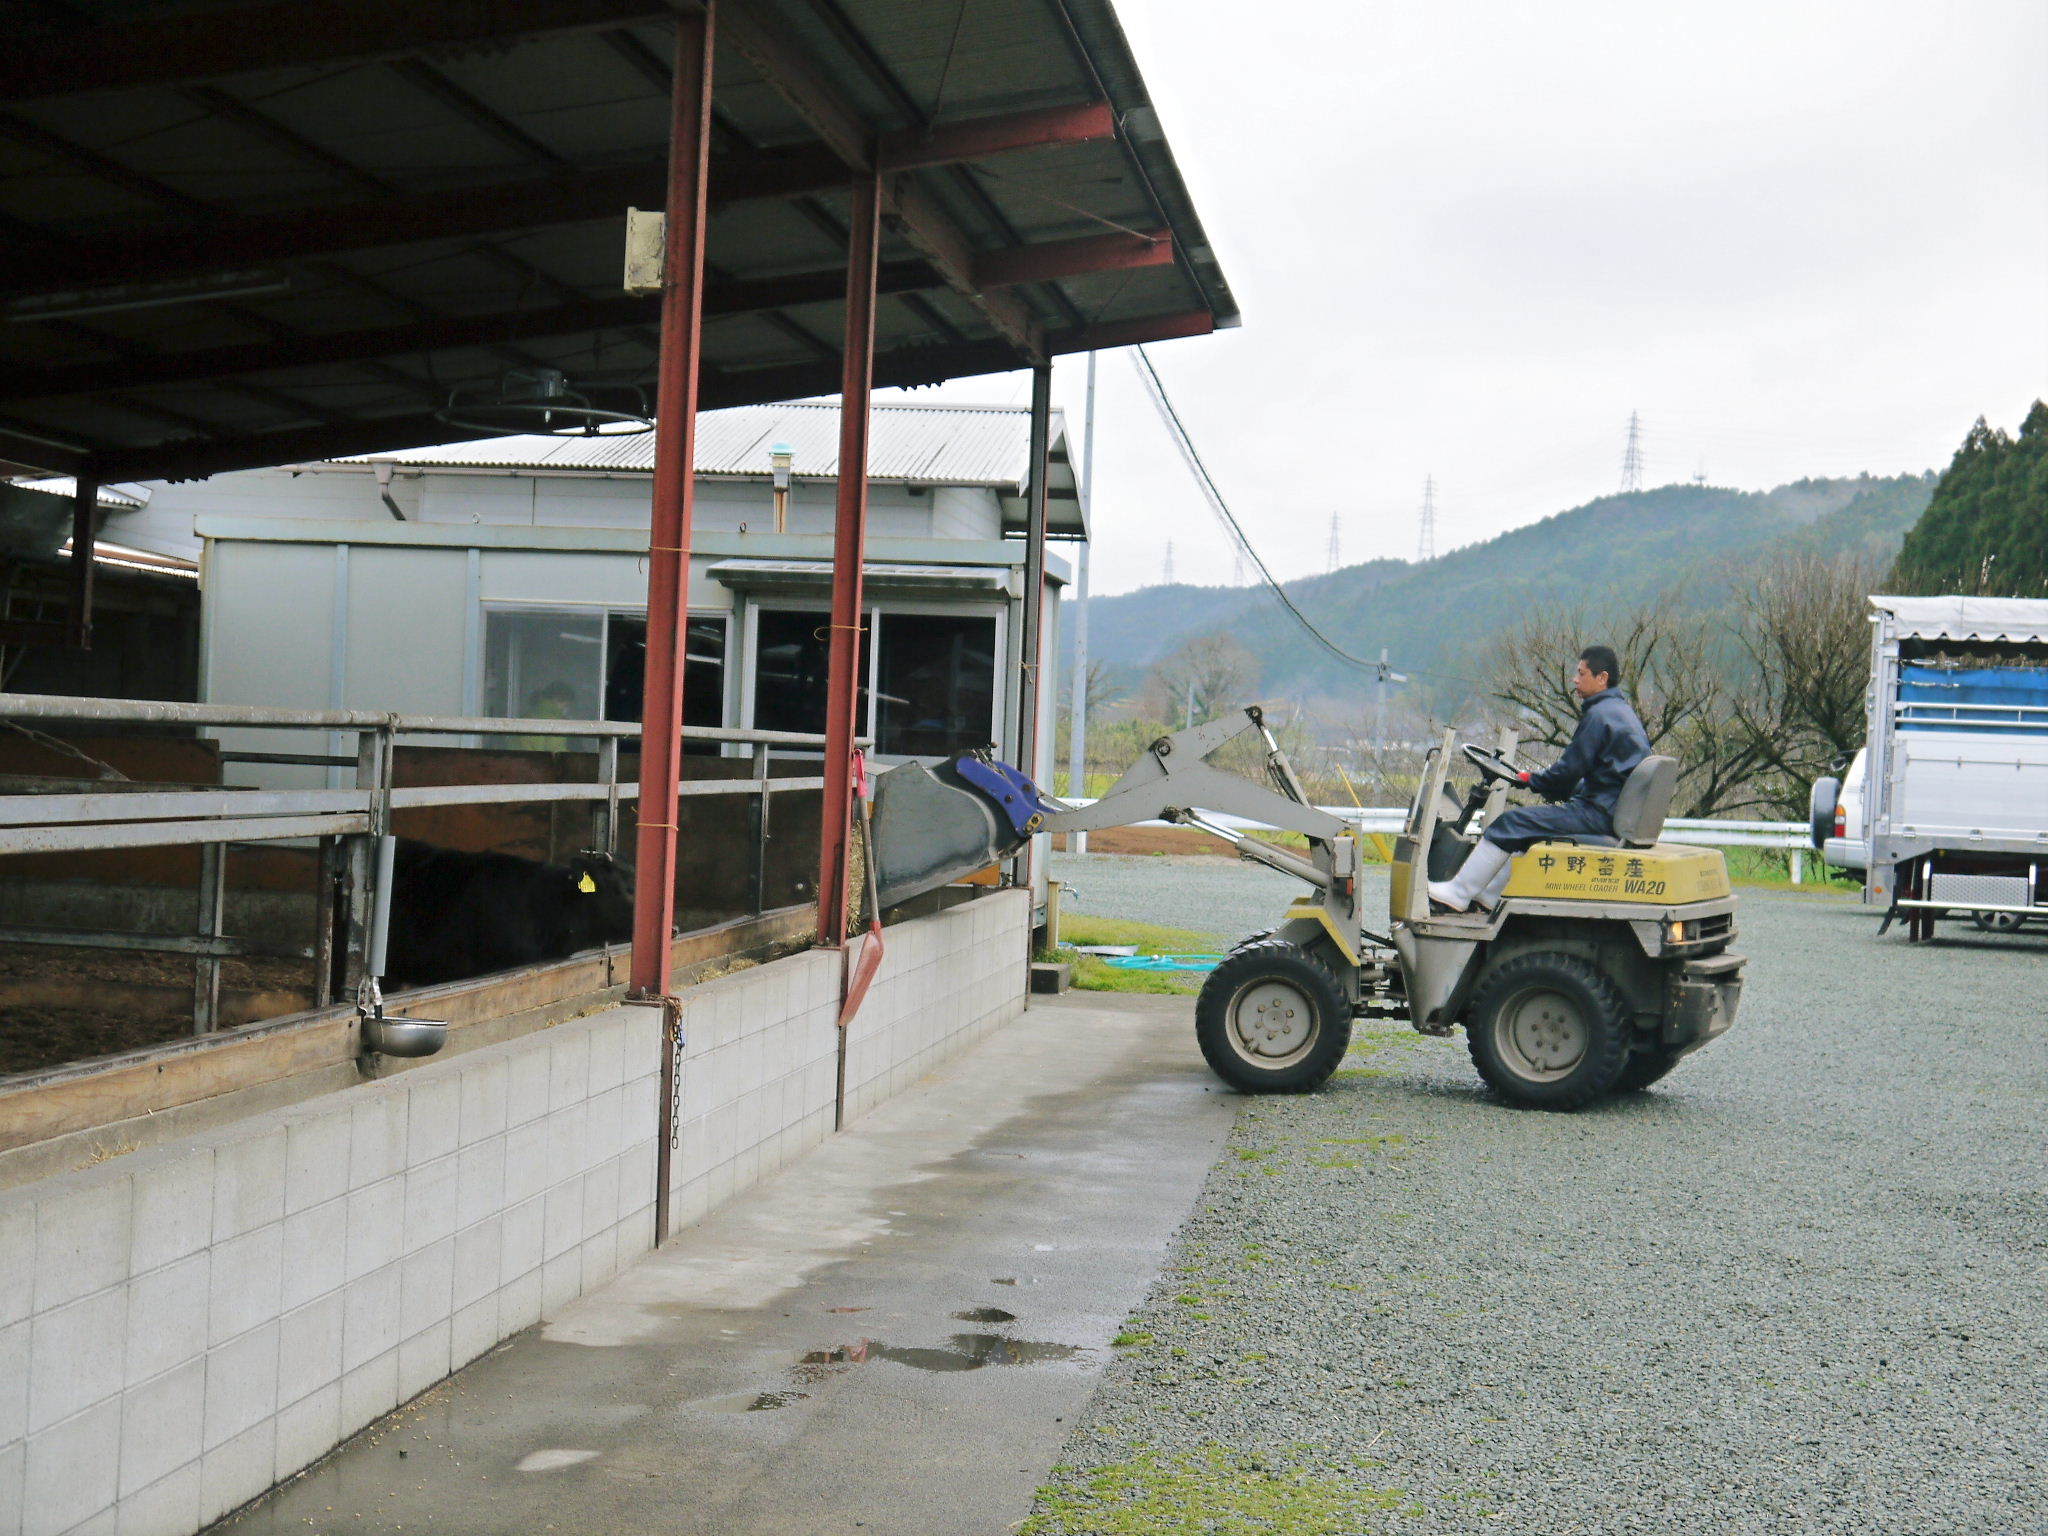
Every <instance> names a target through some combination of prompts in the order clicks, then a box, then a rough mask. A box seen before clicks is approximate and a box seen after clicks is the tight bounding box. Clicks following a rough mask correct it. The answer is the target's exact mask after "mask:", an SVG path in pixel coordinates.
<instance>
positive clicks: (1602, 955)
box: [874, 706, 1743, 1109]
mask: <svg viewBox="0 0 2048 1536" xmlns="http://www.w3.org/2000/svg"><path fill="white" fill-rule="evenodd" d="M1247 735H1256V737H1257V738H1258V740H1259V744H1260V746H1261V747H1262V749H1263V761H1264V768H1265V775H1266V779H1267V782H1266V783H1264V784H1260V783H1256V782H1254V781H1253V780H1251V779H1249V778H1246V777H1243V776H1241V775H1239V774H1235V773H1232V772H1229V771H1227V770H1225V769H1223V768H1219V767H1217V766H1215V765H1213V764H1211V763H1210V762H1209V761H1208V759H1209V757H1210V756H1211V755H1212V754H1214V753H1215V752H1216V751H1217V750H1218V749H1220V748H1222V747H1223V746H1225V745H1227V744H1228V743H1230V742H1232V741H1234V740H1236V739H1238V738H1240V737H1243V736H1247ZM1513 753H1514V742H1513V740H1512V738H1503V740H1502V741H1501V743H1500V744H1499V749H1498V750H1486V749H1483V748H1480V747H1477V746H1470V745H1467V746H1465V747H1463V748H1462V749H1461V748H1459V747H1458V745H1457V741H1456V736H1455V734H1454V733H1451V732H1446V733H1445V735H1444V737H1443V739H1442V741H1441V742H1439V743H1438V744H1437V745H1436V746H1435V747H1433V748H1431V749H1430V751H1429V753H1428V755H1427V757H1426V759H1425V761H1424V765H1423V773H1422V781H1421V785H1420V787H1419V788H1418V789H1417V791H1416V795H1415V799H1414V803H1413V804H1412V805H1410V807H1409V809H1408V817H1407V822H1406V824H1405V825H1404V826H1403V828H1402V830H1401V833H1400V835H1399V837H1398V838H1397V839H1396V842H1395V845H1394V858H1393V868H1392V877H1391V880H1390V882H1389V900H1388V908H1389V910H1388V912H1387V916H1386V920H1385V923H1384V928H1385V931H1384V932H1379V931H1375V929H1374V927H1372V926H1371V925H1370V922H1369V919H1368V915H1367V913H1366V912H1365V910H1364V903H1363V900H1362V898H1361V891H1360V880H1359V875H1360V868H1361V859H1360V852H1359V843H1360V836H1359V833H1358V832H1357V831H1356V829H1354V828H1353V827H1352V826H1351V825H1350V824H1348V823H1347V822H1345V821H1343V820H1342V819H1341V818H1339V817H1337V816H1335V815H1332V814H1331V813H1329V812H1327V811H1324V810H1320V809H1318V808H1317V807H1315V806H1313V805H1311V804H1309V802H1308V797H1307V795H1306V794H1304V793H1303V791H1302V788H1301V783H1300V780H1299V779H1298V778H1297V776H1296V775H1295V772H1294V769H1293V767H1292V765H1291V764H1290V763H1289V762H1288V760H1287V755H1286V753H1285V752H1283V751H1282V750H1281V748H1280V746H1279V744H1278V743H1277V742H1276V741H1275V740H1274V739H1273V735H1272V732H1271V731H1269V730H1268V729H1267V728H1266V725H1265V721H1264V717H1263V715H1262V714H1261V712H1260V710H1259V709H1258V708H1257V707H1256V706H1253V707H1251V708H1248V709H1246V710H1245V711H1244V712H1243V713H1242V714H1241V715H1236V716H1226V717H1224V718H1222V719H1219V720H1214V721H1210V722H1208V723H1206V724H1203V725H1197V726H1193V727H1190V728H1189V729H1187V730H1183V731H1176V732H1174V733H1173V734H1172V735H1170V736H1162V737H1161V738H1160V739H1159V740H1157V741H1155V742H1153V743H1152V745H1151V747H1150V748H1149V749H1148V750H1147V752H1146V753H1145V755H1144V756H1143V757H1141V758H1140V759H1139V760H1138V761H1137V762H1136V763H1134V764H1132V766H1131V767H1130V768H1129V769H1128V770H1126V771H1125V773H1124V775H1123V776H1122V777H1121V778H1120V779H1118V780H1117V782H1116V783H1115V784H1114V785H1113V786H1111V788H1110V789H1109V791H1108V793H1106V794H1105V795H1103V796H1102V798H1101V799H1099V800H1097V801H1095V802H1094V803H1093V804H1091V805H1078V806H1069V805H1066V804H1064V803H1062V802H1060V801H1057V800H1054V799H1051V798H1049V797H1048V796H1046V795H1044V794H1043V793H1042V792H1040V791H1039V789H1038V788H1037V787H1036V786H1035V785H1033V784H1032V783H1031V782H1030V781H1029V780H1028V779H1026V778H1025V777H1024V776H1023V775H1022V774H1020V773H1018V772H1017V771H1016V770H1015V769H1014V768H1011V767H1009V766H1008V765H1006V764H1003V763H999V762H996V761H994V760H993V759H991V758H990V757H988V756H987V755H986V754H971V753H970V754H962V755H961V756H959V757H956V758H953V759H951V760H950V761H948V762H946V763H943V764H941V765H939V766H938V767H937V768H936V769H928V768H926V767H925V766H924V765H923V764H921V763H916V762H911V763H905V764H903V765H901V766H899V767H896V768H892V769H890V770H889V771H888V772H886V773H884V774H882V775H880V776H879V777H878V778H877V779H876V781H875V808H874V858H875V862H876V865H877V878H878V883H879V886H880V896H881V900H882V902H883V903H884V905H889V904H893V903H894V902H897V901H900V900H903V899H905V898H906V897H908V896H910V895H914V894H916V893H917V892H918V891H922V890H926V889H930V888H931V887H933V886H935V885H938V884H942V883H944V882H945V881H947V880H949V879H952V878H955V877H957V876H958V875H960V874H965V873H968V872H970V871H972V870H975V869H979V868H983V867H985V866H987V865H988V864H990V863H992V862H994V861H995V860H997V859H1000V858H1002V857H1004V856H1006V855H1007V854H1009V853H1012V852H1014V851H1015V850H1016V849H1017V848H1018V847H1020V846H1022V844H1023V842H1024V841H1025V839H1027V838H1028V837H1030V836H1031V835H1032V834H1034V833H1038V832H1073V831H1093V830H1097V829H1100V828H1104V827H1117V826H1128V825H1130V824H1132V823H1134V822H1140V821H1152V820H1160V821H1167V822H1173V823H1177V824H1180V825H1183V826H1190V827H1196V828H1199V829H1200V830H1202V831H1204V832H1207V833H1209V834H1211V835H1212V836H1215V837H1218V838H1221V839H1222V840H1223V841H1225V842H1227V843H1230V844H1231V845H1233V846H1234V847H1235V848H1236V849H1237V851H1238V853H1239V855H1240V856H1241V857H1243V858H1245V859H1248V860H1251V861H1253V862H1255V863H1259V864H1264V865H1266V866H1268V867H1269V868H1272V869H1277V870H1280V871H1282V872H1283V873H1285V874H1290V875H1293V876H1295V877H1297V878H1298V879H1300V880H1302V881H1303V882H1304V883H1305V884H1307V885H1308V886H1309V887H1311V890H1310V892H1309V893H1307V894H1305V895H1303V896H1301V897H1300V898H1298V899H1297V900H1296V901H1295V902H1294V903H1293V904H1292V905H1291V906H1289V907H1288V908H1287V910H1286V912H1285V914H1284V916H1283V917H1282V919H1281V921H1280V924H1279V926H1277V927H1275V928H1272V929H1270V930H1268V931H1266V932H1264V933H1259V934H1254V935H1253V936H1252V937H1250V938H1247V939H1245V940H1243V941H1242V942H1240V943H1239V944H1238V945H1237V946H1236V948H1234V949H1233V950H1232V951H1231V952H1230V953H1229V955H1228V956H1226V957H1225V958H1224V960H1223V961H1222V962H1221V963H1220V964H1219V965H1218V966H1217V967H1216V969H1215V970H1214V971H1213V972H1212V973H1211V974H1210V976H1209V979H1208V982H1207V984H1206V985H1204V987H1203V988H1202V992H1201V996H1200V998H1199V999H1198V1000H1197V1002H1196V1005H1195V1030H1196V1035H1197V1038H1198V1040H1199V1042H1200V1044H1201V1048H1202V1054H1203V1055H1204V1056H1205V1057H1206V1058H1207V1059H1208V1062H1209V1065H1210V1066H1211V1067H1213V1068H1214V1069H1215V1071H1216V1073H1217V1075H1218V1076H1219V1077H1221V1078H1223V1079H1224V1081H1226V1082H1228V1083H1230V1084H1231V1085H1232V1086H1233V1087H1235V1088H1238V1089H1240V1090H1242V1091H1243V1092H1246V1093H1299V1092H1305V1091H1307V1090H1310V1089H1313V1088H1316V1087H1319V1086H1320V1085H1321V1084H1322V1083H1324V1082H1325V1081H1327V1080H1328V1078H1329V1077H1330V1074H1331V1073H1333V1072H1334V1071H1336V1070H1337V1067H1338V1065H1339V1063H1341V1062H1342V1061H1343V1059H1344V1053H1345V1051H1346V1049H1347V1048H1348V1046H1349V1044H1350V1039H1351V1026H1352V1020H1353V1019H1356V1018H1405V1019H1407V1020H1408V1022H1409V1023H1410V1024H1411V1025H1413V1027H1414V1028H1415V1029H1417V1030H1419V1031H1421V1032H1422V1033H1424V1034H1431V1035H1448V1034H1450V1033H1451V1031H1452V1030H1453V1029H1454V1028H1456V1027H1457V1026H1459V1025H1463V1026H1464V1028H1465V1034H1466V1040H1467V1044H1468V1046H1469V1048H1470V1050H1471V1053H1472V1062H1473V1065H1474V1066H1475V1067H1477V1068H1478V1070H1479V1075H1480V1076H1481V1077H1482V1078H1484V1079H1485V1080H1486V1082H1487V1083H1488V1084H1489V1085H1491V1086H1492V1087H1493V1088H1494V1089H1495V1090H1496V1091H1497V1092H1498V1093H1499V1094H1501V1095H1502V1096H1503V1097H1504V1098H1506V1099H1508V1100H1510V1101H1512V1102H1515V1103H1520V1104H1528V1105H1537V1106H1544V1107H1548V1108H1552V1109H1576V1108H1579V1107H1581V1106H1583V1105H1586V1104H1590V1103H1592V1102H1594V1101H1595V1100H1597V1099H1600V1098H1603V1097H1606V1096H1608V1095H1610V1094H1615V1093H1626V1092H1630V1091H1633V1090H1635V1089H1638V1088H1642V1087H1645V1086H1647V1085H1648V1084H1650V1083H1653V1082H1655V1081H1656V1080H1657V1079H1658V1078H1660V1077H1662V1076H1664V1074H1665V1073H1667V1072H1669V1071H1670V1070H1671V1069H1672V1067H1674V1066H1675V1065H1676V1064H1677V1063H1678V1061H1679V1060H1680V1058H1682V1057H1684V1056H1685V1055H1687V1054H1689V1053H1690V1052H1692V1051H1696V1050H1698V1049H1699V1048H1700V1047H1701V1046H1703V1045H1705V1044H1706V1043H1707V1042H1708V1041H1710V1040H1712V1039H1714V1038H1715V1037H1716V1036H1718V1035H1720V1034H1721V1033H1723V1032H1724V1031H1725V1030H1726V1029H1727V1028H1728V1027H1729V1025H1730V1024H1731V1023H1733V1022H1734V1017H1735V1008H1736V1003H1737V1000H1738V998H1739V997H1740V994H1741V989H1742V965H1743V961H1742V957H1741V956H1740V955H1738V954H1735V953H1733V952H1732V951H1731V950H1730V949H1729V945H1730V944H1731V942H1732V941H1733V940H1734V937H1735V898H1734V896H1733V894H1732V893H1731V891H1730V889H1729V885H1728V871H1727V867H1726V864H1725V862H1724V861H1723V859H1722V857H1721V854H1720V852H1719V850H1717V849H1712V848H1695V847H1683V846H1676V845H1672V844H1665V843H1659V842H1658V841H1657V834H1658V832H1659V831H1660V830H1661V829H1662V827H1663V824H1664V815H1665V811H1666V810H1667V808H1668V807H1669V805H1670V801H1671V792H1672V789H1673V786H1674V783H1675V780H1676V777H1677V771H1678V764H1677V763H1676V761H1674V760H1673V759H1671V758H1668V757H1649V758H1646V759H1644V760H1643V762H1642V763H1641V764H1640V765H1639V766H1638V767H1637V768H1636V769H1635V770H1634V772H1632V773H1631V774H1630V775H1629V778H1628V780H1627V782H1626V783H1625V784H1624V785H1623V787H1622V791H1621V797H1620V799H1619V801H1618V802H1617V804H1616V806H1615V811H1614V835H1613V836H1611V837H1590V836H1582V837H1574V838H1559V839H1555V840H1552V841H1549V842H1543V843H1538V844H1537V845H1536V846H1535V847H1533V848H1531V849H1529V850H1528V852H1526V853H1522V854H1518V855H1517V856H1516V857H1515V860H1514V863H1513V865H1512V866H1511V869H1510V872H1509V877H1508V883H1507V886H1506V889H1505V891H1504V893H1503V895H1502V897H1501V899H1500V901H1499V902H1498V903H1497V904H1496V905H1495V906H1494V907H1493V908H1492V910H1490V911H1474V912H1472V913H1460V914H1456V915H1447V914H1444V913H1441V912H1435V913H1433V912H1432V911H1431V910H1430V905H1429V896H1428V891H1427V889H1426V887H1427V883H1428V881H1430V880H1433V879H1434V880H1442V879H1446V878H1448V877H1449V876H1450V875H1451V874H1452V873H1453V872H1455V871H1456V869H1457V868H1458V866H1459V864H1460V863H1461V862H1462V861H1463V859H1464V857H1465V855H1466V853H1467V852H1468V851H1469V850H1470V848H1471V846H1472V844H1473V843H1474V842H1475V841H1476V840H1477V839H1478V837H1479V835H1480V832H1481V831H1482V830H1483V828H1484V827H1485V825H1486V824H1487V822H1488V821H1490V820H1491V819H1492V818H1493V817H1495V816H1497V815H1499V814H1500V812H1501V810H1502V809H1503V808H1504V807H1505V805H1506V801H1507V794H1508V789H1509V786H1510V785H1511V784H1513V783H1514V782H1515V781H1516V779H1517V776H1518V775H1519V773H1520V771H1521V765H1520V764H1518V763H1517V762H1515V760H1514V756H1513ZM1461 758H1462V760H1463V762H1464V764H1466V765H1469V767H1470V769H1471V770H1473V774H1474V777H1473V780H1472V782H1471V784H1470V785H1469V786H1468V787H1467V788H1466V789H1465V790H1464V791H1463V793H1462V794H1461V793H1460V792H1459V791H1458V790H1457V789H1456V788H1455V787H1454V786H1453V785H1452V783H1451V775H1452V772H1453V769H1454V767H1456V766H1457V765H1458V762H1459V759H1461ZM1205 812H1206V813H1208V815H1209V816H1214V815H1218V814H1221V815H1227V816H1231V817H1233V818H1238V819H1242V820H1246V821H1252V822H1256V823H1260V824H1263V825H1265V826H1269V827H1274V828H1277V829H1279V830H1282V831H1287V832H1297V833H1300V834H1301V835H1303V836H1304V837H1306V838H1307V839H1308V850H1307V854H1306V856H1304V855H1302V854H1300V853H1296V852H1294V851H1292V850H1290V849H1286V848H1280V847H1275V846H1273V845H1271V844H1268V843H1265V842H1262V841H1260V840H1258V839H1256V838H1252V837H1247V836H1244V835H1242V834H1240V833H1238V832H1235V831H1232V830H1230V829H1228V828H1226V827H1223V826H1219V825H1217V824H1216V823H1215V822H1214V821H1212V820H1209V819H1207V817H1205V814H1204V813H1205Z"/></svg>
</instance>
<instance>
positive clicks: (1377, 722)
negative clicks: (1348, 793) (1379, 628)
mask: <svg viewBox="0 0 2048 1536" xmlns="http://www.w3.org/2000/svg"><path fill="white" fill-rule="evenodd" d="M1407 681H1408V675H1407V674H1406V673H1405V672H1396V671H1394V669H1393V668H1392V667H1390V666H1388V665H1387V648H1386V647H1385V646H1384V645H1383V646H1381V647H1380V664H1379V669H1378V671H1377V673H1376V674H1375V675H1374V677H1373V689H1372V774H1373V782H1374V783H1375V784H1377V785H1378V786H1379V787H1380V788H1381V789H1382V790H1384V789H1385V787H1386V777H1387V775H1386V766H1385V765H1386V761H1387V684H1389V683H1405V682H1407Z"/></svg>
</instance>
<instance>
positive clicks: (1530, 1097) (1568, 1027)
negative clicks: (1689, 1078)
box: [1465, 951, 1634, 1109]
mask: <svg viewBox="0 0 2048 1536" xmlns="http://www.w3.org/2000/svg"><path fill="white" fill-rule="evenodd" d="M1465 1036H1466V1044H1467V1046H1468V1047H1469V1048H1470V1050H1471V1052H1472V1064H1473V1066H1475V1067H1477V1068H1478V1069H1479V1075H1480V1076H1481V1077H1483V1078H1485V1079H1486V1082H1487V1085H1488V1086H1489V1087H1491V1088H1492V1089H1493V1090H1494V1092H1496V1093H1498V1094H1500V1095H1501V1096H1502V1097H1503V1098H1508V1099H1512V1100H1514V1101H1515V1102H1516V1103H1518V1104H1527V1105H1530V1106H1532V1107H1535V1108H1541V1109H1579V1108H1582V1107H1583V1106H1585V1105H1587V1104H1590V1103H1592V1102H1593V1101H1594V1100H1595V1099H1598V1098H1601V1097H1602V1096H1604V1095H1606V1094H1608V1093H1611V1092H1613V1091H1614V1089H1615V1088H1616V1086H1617V1085H1618V1084H1619V1083H1620V1081H1621V1077H1622V1074H1623V1072H1624V1070H1625V1069H1626V1068H1627V1066H1628V1064H1629V1052H1630V1049H1631V1047H1632V1046H1633V1044H1634V1038H1633V1036H1634V1030H1633V1028H1632V1027H1631V1022H1630V1014H1629V1007H1628V1002H1627V1000H1626V999H1625V998H1623V996H1622V995H1621V992H1620V990H1619V989H1618V988H1617V987H1616V986H1615V985H1614V983H1613V982H1611V981H1609V980H1608V979H1607V977H1606V975H1605V974H1603V973H1602V972H1601V970H1600V968H1599V967H1598V966H1596V965H1594V964H1593V963H1592V962H1591V961H1588V960H1583V959H1581V958H1580V957H1579V956H1577V955H1565V954H1552V953H1545V952H1543V951H1537V952H1534V953H1525V954H1519V955H1514V956H1511V957H1510V958H1508V959H1506V960H1503V961H1502V962H1501V963H1500V964H1499V965H1497V966H1495V967H1494V968H1493V969H1492V970H1491V971H1489V972H1488V973H1487V974H1486V975H1485V976H1482V977H1481V978H1480V981H1479V986H1478V989H1477V990H1476V991H1475V992H1474V994H1473V997H1472V1007H1471V1011H1470V1012H1469V1013H1467V1014H1466V1017H1465Z"/></svg>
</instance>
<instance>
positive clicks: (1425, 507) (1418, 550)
mask: <svg viewBox="0 0 2048 1536" xmlns="http://www.w3.org/2000/svg"><path fill="white" fill-rule="evenodd" d="M1435 558H1436V476H1435V475H1431V476H1429V477H1428V478H1427V479H1426V480H1424V481H1423V482H1422V527H1421V529H1420V530H1419V531H1418V533H1417V535H1416V539H1415V560H1416V563H1417V564H1419V565H1427V564H1428V563H1429V562H1430V561H1432V560H1434V559H1435Z"/></svg>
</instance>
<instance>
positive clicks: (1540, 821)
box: [1486, 800, 1614, 853]
mask: <svg viewBox="0 0 2048 1536" xmlns="http://www.w3.org/2000/svg"><path fill="white" fill-rule="evenodd" d="M1578 833H1586V834H1588V835H1597V836H1600V837H1612V836H1613V835H1614V815H1613V813H1612V812H1611V811H1609V810H1608V808H1607V807H1606V806H1604V805H1599V804H1596V803H1595V802H1593V801H1591V800H1567V801H1565V803H1564V804H1563V805H1517V806H1513V807H1511V808H1509V809H1508V810H1505V811H1502V812H1501V813H1500V815H1499V816H1498V817H1497V818H1495V820H1494V822H1493V824H1492V825H1491V826H1489V827H1488V828H1487V829H1486V840H1487V841H1488V842H1489V843H1493V844H1496V845H1498V846H1499V847H1502V848H1505V849H1507V851H1508V852H1509V853H1526V852H1527V851H1528V850H1529V849H1531V848H1533V847H1534V846H1535V845H1536V844H1538V843H1540V842H1543V841H1544V840H1545V839H1547V838H1553V837H1571V836H1574V835H1575V834H1578Z"/></svg>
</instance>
